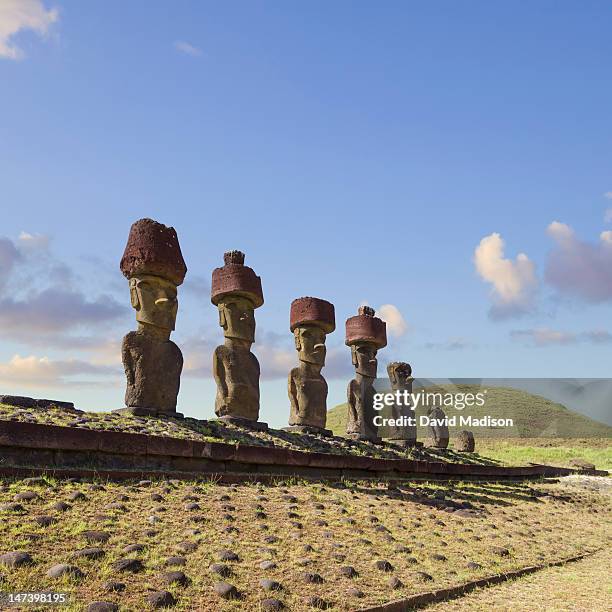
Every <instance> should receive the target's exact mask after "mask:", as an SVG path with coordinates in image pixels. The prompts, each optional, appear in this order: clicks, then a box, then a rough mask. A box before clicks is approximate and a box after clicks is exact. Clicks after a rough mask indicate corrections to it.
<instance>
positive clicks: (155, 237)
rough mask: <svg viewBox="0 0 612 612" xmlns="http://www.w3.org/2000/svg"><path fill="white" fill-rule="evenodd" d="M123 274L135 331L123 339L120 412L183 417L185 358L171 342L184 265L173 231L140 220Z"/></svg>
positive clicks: (134, 228)
mask: <svg viewBox="0 0 612 612" xmlns="http://www.w3.org/2000/svg"><path fill="white" fill-rule="evenodd" d="M120 267H121V271H122V272H123V275H124V276H125V277H126V278H127V279H128V280H129V285H130V298H131V302H132V307H133V308H134V309H135V310H136V321H138V329H137V330H136V331H133V332H130V333H129V334H128V335H127V336H125V338H124V339H123V345H122V347H121V355H122V358H123V367H124V369H125V375H126V377H127V389H126V391H125V405H126V408H123V409H121V411H122V412H128V413H131V414H136V415H143V416H144V415H151V416H179V417H180V416H182V415H181V414H179V413H178V412H176V398H177V395H178V392H179V386H180V382H181V371H182V369H183V355H182V353H181V350H180V349H179V347H178V346H176V344H174V342H172V340H170V334H171V332H172V331H173V330H174V325H175V322H176V314H177V311H178V301H177V287H178V286H179V285H180V284H181V283H182V282H183V280H184V279H185V274H186V273H187V266H186V265H185V261H184V260H183V255H182V254H181V247H180V246H179V241H178V238H177V235H176V232H175V231H174V228H172V227H166V226H165V225H162V224H161V223H157V221H153V220H152V219H140V220H139V221H136V223H134V224H133V225H132V227H131V229H130V235H129V237H128V241H127V245H126V247H125V252H124V253H123V257H122V258H121V264H120Z"/></svg>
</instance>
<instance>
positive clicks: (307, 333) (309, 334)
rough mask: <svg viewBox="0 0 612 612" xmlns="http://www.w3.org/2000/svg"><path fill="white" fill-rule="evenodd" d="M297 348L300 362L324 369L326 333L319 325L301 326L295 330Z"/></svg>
mask: <svg viewBox="0 0 612 612" xmlns="http://www.w3.org/2000/svg"><path fill="white" fill-rule="evenodd" d="M293 336H294V339H295V348H296V350H297V351H298V353H299V359H300V361H303V362H305V363H313V364H315V365H319V366H321V367H323V366H324V365H325V356H326V354H327V349H326V347H325V331H324V330H323V329H321V327H319V326H317V325H301V326H299V327H296V328H295V329H294V330H293Z"/></svg>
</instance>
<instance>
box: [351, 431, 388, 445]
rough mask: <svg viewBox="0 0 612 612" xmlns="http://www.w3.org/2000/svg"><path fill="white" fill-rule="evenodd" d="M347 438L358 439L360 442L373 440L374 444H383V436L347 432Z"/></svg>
mask: <svg viewBox="0 0 612 612" xmlns="http://www.w3.org/2000/svg"><path fill="white" fill-rule="evenodd" d="M346 437H347V438H350V439H351V440H357V441H358V442H371V443H372V444H383V441H382V438H376V437H370V436H366V435H364V434H359V433H349V434H346Z"/></svg>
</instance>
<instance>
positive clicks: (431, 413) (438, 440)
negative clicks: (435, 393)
mask: <svg viewBox="0 0 612 612" xmlns="http://www.w3.org/2000/svg"><path fill="white" fill-rule="evenodd" d="M427 416H428V417H429V418H430V419H435V420H436V421H438V422H437V423H436V424H435V425H431V424H430V425H428V427H429V435H430V439H429V446H431V447H433V448H448V439H449V432H448V425H445V424H444V422H445V419H446V414H445V412H444V410H442V408H437V407H436V408H430V409H429V410H428V411H427Z"/></svg>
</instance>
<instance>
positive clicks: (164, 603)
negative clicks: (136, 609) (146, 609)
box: [147, 591, 176, 608]
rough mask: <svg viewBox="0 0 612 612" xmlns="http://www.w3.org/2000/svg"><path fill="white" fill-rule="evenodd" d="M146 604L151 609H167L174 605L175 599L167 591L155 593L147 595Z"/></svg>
mask: <svg viewBox="0 0 612 612" xmlns="http://www.w3.org/2000/svg"><path fill="white" fill-rule="evenodd" d="M147 603H148V604H149V606H150V607H151V608H169V607H171V606H173V605H174V604H176V599H175V598H174V596H173V595H172V593H169V592H168V591H155V592H153V593H149V594H148V595H147Z"/></svg>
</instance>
